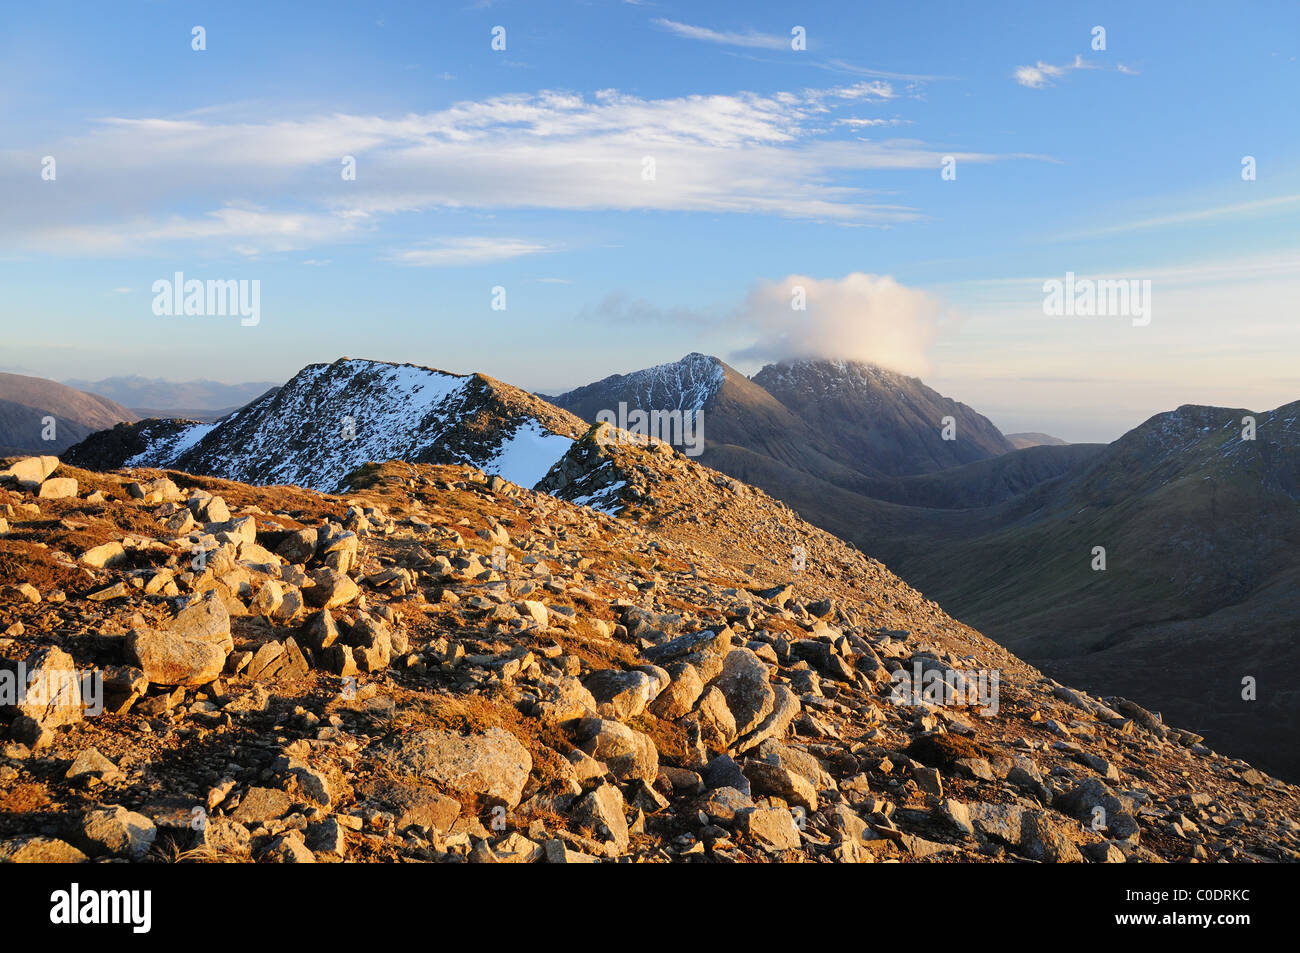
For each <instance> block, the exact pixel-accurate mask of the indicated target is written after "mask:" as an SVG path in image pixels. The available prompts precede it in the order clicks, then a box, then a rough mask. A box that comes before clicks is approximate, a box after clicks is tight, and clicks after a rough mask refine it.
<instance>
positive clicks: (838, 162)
mask: <svg viewBox="0 0 1300 953" xmlns="http://www.w3.org/2000/svg"><path fill="white" fill-rule="evenodd" d="M267 6H269V5H266V4H243V3H222V4H213V5H209V4H164V3H139V4H130V3H127V4H117V5H113V6H112V7H111V8H110V7H108V6H107V5H103V4H72V5H68V6H67V7H65V8H62V9H61V11H60V14H59V16H58V17H57V18H54V17H52V15H51V14H50V13H49V11H48V10H47V9H44V10H43V9H42V8H40V7H39V6H37V5H24V6H21V7H19V6H15V5H11V6H10V7H9V8H7V9H6V11H5V14H4V18H5V22H4V23H3V28H2V29H0V123H3V127H4V129H5V133H6V135H5V136H4V138H3V141H2V142H0V197H2V198H0V281H3V287H4V291H5V294H4V296H3V299H0V318H2V319H3V324H4V329H5V342H6V343H5V348H4V353H3V354H2V355H0V366H2V367H3V369H5V370H10V371H15V372H19V373H29V374H36V375H40V376H48V377H53V378H56V379H64V378H71V377H81V378H91V379H95V378H99V377H106V376H110V375H117V374H132V373H139V374H144V375H146V376H151V377H154V376H161V377H167V378H170V379H178V380H179V379H190V378H197V377H207V378H213V379H219V380H226V381H232V382H233V381H241V380H262V379H266V380H274V379H285V378H287V377H288V376H290V375H292V374H293V373H294V372H295V371H296V370H297V369H298V368H300V367H301V366H302V365H304V364H307V363H311V362H314V361H327V360H332V359H334V358H337V357H339V356H342V355H345V354H346V355H350V356H354V357H374V358H380V359H386V360H404V361H413V362H416V363H421V364H428V365H431V366H435V367H441V368H445V369H448V370H455V371H470V370H481V371H484V372H486V373H489V374H492V375H494V376H496V377H499V378H502V379H504V380H507V381H509V382H511V383H515V384H518V385H520V386H524V387H529V388H533V389H537V390H541V391H556V390H559V389H563V388H567V387H570V386H575V385H577V384H580V383H585V382H587V381H589V380H593V379H596V378H599V377H603V376H605V375H606V374H609V373H615V372H621V371H627V370H631V369H634V368H637V367H642V366H646V365H648V364H651V363H656V362H660V361H667V360H674V359H676V358H678V357H680V356H682V355H683V354H685V353H686V352H688V351H693V350H699V351H705V352H708V353H714V354H717V355H718V356H720V357H722V358H724V359H727V360H731V361H732V362H733V363H735V364H736V366H737V367H739V368H740V369H741V370H743V371H746V372H748V373H752V372H753V371H755V370H757V368H758V367H759V366H761V364H762V363H763V361H764V360H767V359H774V358H779V357H783V356H803V355H820V356H834V357H856V358H861V359H870V360H878V361H881V362H882V363H888V364H892V365H894V366H898V367H900V368H901V369H903V370H906V371H908V372H912V373H918V374H920V376H922V377H923V378H924V379H925V380H926V381H927V382H928V383H930V384H932V385H933V386H935V387H937V388H938V389H940V390H941V391H943V392H944V393H946V394H948V395H950V396H953V397H956V398H958V399H960V400H963V401H965V402H966V403H969V404H971V405H972V406H974V407H976V408H977V409H978V410H980V411H982V412H984V413H986V414H988V415H989V416H990V417H992V418H993V420H994V422H995V423H997V424H998V425H999V426H1001V427H1002V428H1003V429H1004V430H1006V431H1017V430H1031V429H1032V430H1045V431H1048V432H1053V433H1057V434H1059V435H1061V436H1063V437H1066V438H1067V439H1076V440H1088V439H1092V440H1103V439H1113V438H1114V437H1115V436H1118V435H1119V433H1121V432H1123V431H1124V430H1126V429H1128V428H1129V427H1132V426H1134V425H1136V424H1137V423H1140V422H1141V421H1142V420H1144V419H1145V418H1146V417H1148V416H1150V415H1151V414H1153V413H1157V412H1159V411H1161V410H1166V409H1171V408H1172V407H1174V406H1177V405H1178V404H1182V403H1214V404H1224V405H1230V406H1247V407H1251V408H1254V409H1265V408H1269V407H1272V406H1275V405H1277V404H1280V403H1283V402H1287V401H1290V400H1294V399H1296V398H1298V397H1300V370H1298V369H1297V364H1296V360H1295V357H1296V355H1297V354H1300V322H1296V320H1295V317H1296V314H1297V311H1298V310H1300V308H1298V307H1297V306H1298V305H1300V268H1297V265H1298V264H1300V254H1298V247H1300V238H1298V231H1300V230H1298V229H1297V223H1298V222H1300V162H1297V159H1300V124H1298V123H1297V121H1296V119H1297V115H1298V114H1300V111H1298V110H1297V97H1298V95H1300V94H1298V92H1297V91H1300V65H1298V64H1297V60H1296V56H1297V46H1300V7H1297V6H1295V5H1292V4H1282V3H1259V4H1234V5H1228V4H1215V5H1209V4H1205V5H1202V4H1195V3H1186V4H1179V5H1178V7H1177V12H1176V14H1175V13H1171V12H1169V11H1168V10H1161V9H1158V8H1155V6H1154V5H1141V7H1142V8H1141V9H1134V5H1132V4H1124V3H1116V4H1111V3H1092V4H1072V5H1069V6H1068V7H1066V6H1064V5H1061V6H1060V7H1059V8H1058V7H1057V5H1043V4H1031V3H1025V4H1014V3H1002V4H998V5H996V8H994V12H990V11H988V10H984V9H980V8H979V7H978V6H977V5H972V4H959V3H951V4H948V3H932V4H926V3H919V4H898V5H889V6H885V5H863V4H843V3H836V4H830V3H815V2H813V3H799V4H779V3H751V4H746V5H744V7H743V8H741V7H740V6H739V5H734V4H673V3H650V2H644V3H616V2H609V3H594V2H593V3H581V4H572V3H539V2H533V3H511V2H499V3H485V4H477V5H470V4H420V3H411V4H382V3H380V4H367V5H357V4H347V5H343V4H316V5H313V6H312V8H311V12H310V13H305V12H303V11H301V10H296V9H290V8H289V7H288V6H287V5H285V6H283V7H281V8H280V9H278V10H277V9H271V10H268V9H265V7H267ZM1045 6H1047V9H1044V7H1045ZM196 25H199V26H202V27H203V28H204V31H205V41H206V49H205V50H202V51H195V50H193V49H192V48H191V45H192V28H193V27H194V26H196ZM497 26H501V27H504V29H505V46H506V48H505V50H493V49H492V39H493V36H492V31H493V28H494V27H497ZM796 26H801V27H803V28H804V32H805V34H806V49H803V50H794V49H791V36H792V34H791V31H792V29H793V28H794V27H796ZM1096 26H1102V27H1104V28H1105V49H1104V50H1097V49H1094V48H1093V45H1094V35H1093V29H1094V27H1096ZM346 155H351V156H353V157H355V159H356V178H355V180H351V181H349V180H345V179H343V177H342V176H341V174H340V170H341V166H342V161H343V157H344V156H346ZM46 156H52V157H54V159H55V162H56V176H55V178H54V180H53V181H48V180H45V179H43V178H42V176H41V171H42V162H43V160H44V157H46ZM948 156H951V157H953V158H954V159H955V169H956V177H955V178H952V179H947V180H946V179H944V178H943V177H942V176H941V169H942V166H943V162H944V159H945V157H948ZM1245 156H1252V157H1254V159H1255V163H1256V177H1255V178H1254V179H1253V180H1245V179H1243V177H1242V174H1241V170H1242V160H1243V157H1245ZM646 157H651V158H653V159H654V172H655V174H654V178H653V179H649V180H647V179H646V178H644V176H643V168H644V166H643V162H644V160H645V158H646ZM177 271H180V272H183V273H184V274H185V275H186V277H187V278H199V279H223V280H225V279H235V280H239V279H246V280H258V281H260V283H261V315H260V322H259V323H258V324H257V325H256V326H255V327H244V326H241V324H240V322H239V320H238V319H237V318H230V317H223V316H204V317H159V316H156V315H155V314H154V313H153V310H152V307H151V305H152V302H153V293H152V291H151V288H152V286H153V283H154V282H155V281H157V280H159V279H164V278H170V277H171V276H172V275H173V273H175V272H177ZM1067 271H1069V272H1074V273H1076V274H1077V275H1079V276H1081V277H1089V278H1104V277H1120V278H1125V279H1134V280H1149V281H1151V289H1152V290H1151V304H1152V307H1151V321H1150V323H1149V324H1147V325H1144V326H1135V324H1134V323H1133V322H1131V321H1129V320H1128V319H1127V318H1126V317H1122V316H1119V317H1117V316H1113V315H1111V316H1099V317H1086V318H1085V317H1070V318H1054V317H1047V316H1045V315H1044V314H1043V308H1042V302H1043V297H1044V293H1043V282H1044V281H1045V280H1047V279H1051V278H1062V277H1063V276H1064V275H1065V273H1066V272H1067ZM795 286H800V287H803V288H805V289H806V290H807V291H808V292H809V293H808V308H807V310H806V311H803V312H796V311H794V310H792V309H791V308H790V307H789V306H788V301H789V293H790V290H791V289H792V288H793V287H795ZM495 287H503V288H505V289H506V296H507V297H506V303H507V306H506V309H505V310H504V311H497V310H493V309H492V307H491V302H492V289H493V288H495Z"/></svg>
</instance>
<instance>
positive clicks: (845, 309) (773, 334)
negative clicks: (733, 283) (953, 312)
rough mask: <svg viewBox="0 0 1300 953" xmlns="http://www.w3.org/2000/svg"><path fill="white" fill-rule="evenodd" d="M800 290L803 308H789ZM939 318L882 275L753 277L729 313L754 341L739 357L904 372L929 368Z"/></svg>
mask: <svg viewBox="0 0 1300 953" xmlns="http://www.w3.org/2000/svg"><path fill="white" fill-rule="evenodd" d="M798 289H802V293H803V296H804V300H805V301H806V310H802V311H798V310H795V309H794V308H793V307H792V302H793V301H794V300H795V296H796V293H797V292H798ZM944 318H945V310H944V307H943V306H942V305H941V304H940V302H939V301H938V300H937V299H935V298H934V297H932V296H931V295H929V294H927V293H926V292H924V291H920V290H918V289H915V288H908V287H906V286H905V285H902V284H899V283H898V282H897V281H895V280H894V279H893V278H891V277H889V276H888V275H868V274H863V273H861V272H854V273H853V274H850V275H846V276H845V277H843V278H839V279H835V278H829V279H820V278H811V277H808V276H806V275H789V276H787V277H785V278H783V279H782V280H780V281H763V282H759V283H758V284H757V285H756V286H755V287H754V288H753V290H752V291H750V293H749V295H748V297H747V298H746V299H745V303H744V305H743V306H742V307H741V308H740V309H739V311H738V312H737V313H736V315H735V316H734V318H733V321H734V323H735V324H736V325H738V327H739V329H740V330H741V331H746V330H747V331H749V332H751V333H752V334H753V335H754V340H753V343H752V344H750V345H749V346H748V347H746V348H743V349H742V350H740V351H739V352H737V353H736V354H735V355H734V357H735V358H736V359H737V360H747V361H782V360H797V359H799V358H826V359H831V360H857V361H864V362H866V363H870V364H879V365H881V366H882V367H888V368H891V369H893V370H896V371H900V372H902V373H905V374H914V375H921V374H925V373H927V372H928V370H929V360H928V358H927V351H928V350H929V348H930V345H931V344H932V342H933V341H934V339H935V337H936V335H937V333H938V329H939V325H940V323H941V322H942V321H943V319H944Z"/></svg>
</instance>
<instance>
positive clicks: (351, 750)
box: [0, 429, 1300, 864]
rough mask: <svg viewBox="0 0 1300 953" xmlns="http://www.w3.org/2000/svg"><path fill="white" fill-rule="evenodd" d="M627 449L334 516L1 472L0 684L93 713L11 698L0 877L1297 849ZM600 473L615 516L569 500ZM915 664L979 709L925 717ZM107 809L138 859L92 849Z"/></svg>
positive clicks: (729, 503)
mask: <svg viewBox="0 0 1300 953" xmlns="http://www.w3.org/2000/svg"><path fill="white" fill-rule="evenodd" d="M608 437H609V434H608V433H607V432H605V433H602V432H601V431H599V430H596V429H593V431H592V432H589V433H588V434H587V435H585V436H584V437H583V438H582V439H580V440H578V441H576V442H575V443H574V444H573V445H572V446H571V447H570V448H569V450H568V452H567V453H566V454H565V455H564V457H563V458H562V460H561V461H560V462H559V463H557V465H556V466H555V467H554V468H553V469H552V471H551V473H550V475H548V477H547V478H546V481H544V482H551V481H554V482H555V483H556V484H557V485H556V487H555V489H556V496H550V495H547V494H545V493H540V492H535V491H530V490H528V489H525V488H522V487H519V486H515V485H513V484H510V483H506V482H503V481H493V480H491V479H489V478H488V477H486V476H485V475H484V474H483V473H480V472H477V471H474V470H472V469H470V468H468V467H464V466H456V467H451V466H434V465H427V464H408V463H387V464H375V465H370V466H366V467H364V468H362V469H361V470H360V471H359V472H357V473H353V474H349V475H347V476H346V478H345V479H346V481H347V482H348V483H349V484H350V485H351V486H352V487H354V489H353V490H351V491H350V492H349V493H348V494H347V495H346V496H342V497H341V496H335V495H327V494H320V493H315V492H313V491H309V490H302V489H299V488H296V487H255V486H249V485H246V484H242V483H236V482H231V481H227V480H218V479H215V478H211V477H195V476H188V475H181V474H176V475H175V477H176V479H175V480H174V481H173V480H171V479H167V478H165V477H164V476H163V475H162V474H159V473H158V471H156V470H142V471H133V472H126V473H114V474H102V473H95V472H91V471H87V470H79V469H75V468H70V467H67V466H62V467H61V468H60V469H59V470H57V471H56V473H55V476H54V478H55V479H60V480H71V481H75V482H76V484H77V486H78V490H79V492H78V494H76V495H72V496H64V497H58V498H45V497H41V496H37V495H35V493H34V491H33V490H32V489H27V488H24V487H22V486H21V485H20V484H14V483H6V482H4V481H0V506H3V507H5V512H7V513H10V514H11V518H12V519H13V525H12V530H11V532H9V533H7V534H6V535H4V536H0V625H3V626H4V627H5V628H4V631H5V633H6V637H5V638H4V640H3V644H0V668H3V670H6V671H8V672H13V671H15V670H18V669H17V666H18V665H19V664H22V665H24V666H26V667H27V668H28V670H29V671H30V672H31V673H32V676H33V679H35V678H37V677H38V676H46V677H48V676H53V675H56V674H58V675H61V674H62V673H64V672H68V673H73V672H84V673H96V674H98V675H100V676H101V677H102V684H103V686H104V689H105V691H104V693H103V695H102V696H101V697H100V699H99V700H100V701H102V703H103V706H104V707H103V717H95V716H97V715H98V714H99V712H98V711H97V710H95V708H94V707H93V705H94V703H93V702H92V701H91V700H90V699H83V698H82V697H81V696H80V695H79V694H72V693H67V694H60V695H59V696H58V697H57V699H56V700H50V699H48V698H47V699H45V700H44V702H36V701H34V700H32V699H30V698H29V699H27V700H26V702H23V703H20V704H21V707H19V706H12V707H11V708H9V709H0V718H3V719H4V720H5V721H7V722H9V725H8V732H7V740H6V746H5V769H6V770H5V772H4V773H3V774H2V775H0V797H2V798H3V799H4V802H5V803H6V804H8V805H9V806H10V807H11V808H14V809H11V810H5V811H0V857H4V858H6V859H28V858H30V857H31V855H33V854H35V853H37V852H38V851H44V852H45V856H47V857H49V856H51V855H54V856H58V857H59V858H61V859H64V860H68V861H78V862H80V861H85V860H87V859H93V860H97V861H100V862H103V861H110V860H112V861H128V860H132V859H135V860H141V859H144V860H147V861H150V862H159V861H169V860H176V859H180V860H184V861H243V862H255V861H260V862H268V861H293V862H310V861H315V860H321V861H330V862H339V861H345V862H346V861H352V862H366V861H369V862H411V861H423V862H429V861H433V862H437V863H462V862H466V861H469V862H494V861H521V862H540V861H543V860H544V861H547V862H555V863H572V862H623V863H629V864H630V863H662V862H666V861H673V862H681V863H702V862H706V863H707V862H714V863H737V862H771V861H789V862H813V863H827V862H838V863H855V862H873V861H880V862H893V861H898V862H929V863H955V862H962V863H991V862H997V861H1004V862H1012V863H1023V862H1036V863H1065V862H1070V863H1081V862H1091V863H1122V862H1127V861H1136V862H1150V861H1191V860H1197V859H1199V860H1212V861H1244V862H1265V861H1295V860H1300V829H1298V828H1297V826H1296V825H1295V823H1294V818H1295V817H1296V812H1297V810H1298V809H1300V791H1297V789H1296V788H1295V787H1293V786H1291V785H1288V784H1285V783H1282V782H1279V781H1277V780H1275V779H1272V778H1269V777H1267V776H1265V775H1263V774H1261V773H1260V772H1259V771H1257V770H1254V769H1252V768H1251V767H1250V766H1249V765H1247V764H1245V763H1243V762H1239V761H1233V760H1230V759H1228V758H1225V757H1223V756H1222V755H1220V754H1218V753H1216V752H1214V751H1213V750H1211V749H1209V748H1208V747H1206V746H1205V745H1203V744H1201V743H1200V739H1198V738H1197V736H1196V735H1195V734H1194V733H1190V732H1187V731H1185V730H1182V729H1180V728H1177V727H1173V726H1171V725H1170V724H1168V723H1166V722H1165V721H1163V720H1162V719H1160V718H1157V717H1154V716H1153V715H1152V714H1151V713H1149V712H1147V711H1145V710H1144V709H1142V708H1141V707H1139V706H1137V705H1134V704H1133V703H1131V702H1129V701H1127V700H1125V699H1122V698H1115V697H1107V698H1097V697H1093V696H1090V695H1087V694H1085V693H1082V692H1078V691H1075V690H1072V689H1069V688H1065V687H1064V686H1062V685H1059V684H1057V683H1055V682H1053V681H1052V680H1050V679H1048V678H1045V677H1044V676H1043V675H1042V673H1040V672H1039V671H1037V670H1035V669H1034V668H1033V667H1031V666H1029V665H1026V664H1025V663H1024V662H1022V661H1020V660H1019V659H1017V658H1015V657H1014V656H1012V655H1010V654H1009V653H1007V652H1006V651H1005V650H1004V649H1003V648H1001V647H1000V646H998V645H996V644H995V643H993V642H992V641H990V640H989V639H987V638H985V637H983V636H982V635H980V633H978V632H976V631H975V630H973V629H971V628H969V627H967V626H965V625H963V624H961V623H959V622H956V621H955V620H953V619H952V618H950V617H949V616H947V615H946V614H945V613H943V612H942V611H941V610H940V609H939V607H938V606H936V605H935V604H934V603H932V602H929V601H927V600H926V599H924V598H922V597H921V596H920V594H919V593H917V592H916V591H915V590H913V589H912V588H911V587H909V586H908V585H907V584H905V583H903V582H902V581H901V580H900V579H898V578H897V577H896V576H894V575H893V574H892V573H890V572H889V571H888V570H887V569H885V568H884V567H883V566H882V565H880V563H879V562H877V561H875V560H873V559H870V558H868V557H866V556H865V555H864V554H862V553H861V552H858V551H855V550H854V549H852V548H851V547H849V546H847V545H845V544H844V543H843V542H842V541H840V540H838V539H836V538H835V537H833V536H831V535H830V534H828V533H825V532H822V531H821V530H818V529H816V528H814V527H811V526H809V525H808V524H807V523H805V522H803V521H802V520H800V519H799V518H798V517H797V516H795V515H794V514H793V513H792V512H791V511H790V510H789V508H788V507H785V506H783V505H782V504H780V503H778V502H776V501H774V500H772V499H770V498H769V497H767V496H766V495H765V494H763V493H762V492H761V491H759V490H755V489H753V488H751V487H747V486H744V485H743V484H740V483H737V482H736V481H735V480H732V479H730V478H728V477H726V476H724V475H722V474H719V473H716V472H714V471H711V470H708V469H706V468H704V467H701V466H698V465H696V464H695V463H694V462H692V461H691V460H689V459H687V458H685V457H683V456H682V455H680V454H676V453H673V452H671V450H665V449H664V448H661V447H659V446H657V445H652V446H646V447H642V446H637V445H632V444H627V443H622V442H620V441H618V440H617V439H614V440H610V439H607V438H608ZM601 481H607V482H606V486H607V487H616V486H618V485H619V484H622V487H621V488H620V489H615V490H613V493H612V495H610V496H609V501H610V503H611V504H613V507H612V508H614V509H617V510H618V511H619V512H620V513H622V514H623V515H621V516H620V517H618V518H614V517H610V516H608V515H606V514H602V513H599V512H596V511H594V510H593V509H592V508H590V507H587V506H583V505H575V504H574V503H572V502H569V501H567V499H566V498H564V497H567V496H569V495H573V494H578V495H580V494H581V493H582V492H583V490H584V489H586V488H589V487H591V486H593V485H594V483H596V482H601ZM561 483H562V485H561ZM90 491H93V496H94V499H93V500H92V499H87V498H82V496H81V494H83V493H85V494H87V495H89V493H90ZM226 517H229V518H228V519H226ZM196 520H197V522H196ZM199 542H201V543H202V544H203V545H204V546H205V547H209V549H208V552H209V558H208V559H207V560H206V563H205V565H204V566H203V567H202V568H196V567H195V565H194V561H193V551H194V548H195V544H196V543H199ZM796 545H797V546H799V547H801V548H802V549H803V550H805V551H806V556H807V560H806V565H803V566H801V567H798V568H796V567H793V566H792V565H791V563H790V561H789V556H788V553H789V551H790V549H791V548H792V547H793V546H796ZM56 593H57V597H56ZM922 673H926V674H928V676H929V677H930V678H929V681H930V683H931V684H933V683H934V681H935V680H936V679H939V678H942V679H947V680H948V682H945V683H944V684H948V683H949V682H950V683H951V684H952V685H954V686H957V685H962V684H966V685H969V684H971V683H972V682H975V681H977V680H981V679H982V680H984V681H983V684H984V685H985V686H986V687H988V686H991V689H992V690H991V691H990V692H989V693H987V694H982V693H972V694H973V695H974V696H975V697H972V695H965V696H964V697H962V698H946V697H943V696H941V695H940V696H934V695H932V696H931V698H932V699H933V700H931V701H925V700H923V699H918V698H915V697H914V695H913V693H914V692H915V691H916V690H918V689H919V690H921V691H927V690H928V689H927V688H926V685H925V684H924V683H925V679H924V678H922V681H923V684H922V685H919V686H918V685H916V684H914V681H913V680H914V679H916V678H918V677H922ZM99 681H100V680H99V679H96V680H95V682H94V683H98V682H99ZM82 701H86V702H90V703H91V706H92V707H90V708H89V709H86V710H83V707H82V704H81V702H82ZM146 725H147V726H148V728H149V730H144V728H143V727H142V726H146ZM1063 728H1065V729H1067V730H1070V731H1071V732H1072V733H1073V736H1074V740H1073V742H1072V743H1070V744H1064V743H1062V742H1061V737H1060V732H1061V731H1062V730H1063ZM88 751H94V752H98V753H99V759H98V760H92V759H91V757H90V756H89V755H88V754H87V752H88ZM87 763H89V765H90V767H91V768H92V769H94V771H95V773H97V774H98V776H97V777H96V778H95V781H94V783H87V778H86V777H85V775H86V773H88V772H87V771H85V770H84V769H83V770H78V769H77V767H78V766H81V765H85V764H87ZM69 764H72V765H74V769H73V770H67V766H68V765H69ZM101 769H102V770H101ZM214 785H216V786H214ZM123 803H125V804H129V805H130V808H131V811H132V812H133V813H132V814H131V815H130V817H129V823H130V825H131V830H132V831H140V832H142V835H141V836H144V837H147V838H149V839H150V840H151V841H152V844H153V851H152V852H151V853H150V854H149V855H148V856H147V857H143V856H142V855H143V854H144V852H143V851H141V850H138V849H135V848H136V847H137V843H138V839H137V837H136V836H135V835H134V834H133V835H132V837H129V838H128V837H126V836H120V837H119V836H105V835H99V836H89V835H88V834H87V833H86V831H87V829H89V828H91V823H90V822H92V821H94V822H95V823H96V825H97V826H96V827H95V828H94V830H96V831H97V832H98V831H99V830H102V829H103V825H104V818H103V817H102V814H103V813H104V812H103V810H102V809H103V808H105V807H109V806H114V805H121V804H123ZM196 803H197V804H199V805H201V806H203V808H204V810H203V811H202V812H200V813H201V814H202V817H203V820H204V823H203V824H194V823H192V818H193V817H194V816H195V814H194V810H193V808H194V805H195V804H196ZM15 806H18V807H20V808H21V809H18V808H17V807H15ZM1097 806H1104V808H1105V811H1104V817H1103V822H1102V823H1101V824H1098V823H1096V822H1095V819H1096V817H1097V812H1096V811H1095V810H1094V808H1095V807H1097ZM503 808H504V811H503ZM115 810H119V811H120V810H121V809H120V808H115ZM502 817H504V818H505V820H506V824H505V825H500V824H498V823H494V822H495V821H496V820H498V819H500V818H502ZM1243 819H1248V821H1249V822H1248V823H1243ZM1171 829H1176V830H1177V832H1178V833H1177V834H1176V835H1175V834H1173V833H1171ZM33 831H39V832H40V835H41V836H40V837H33V836H32V835H33Z"/></svg>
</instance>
